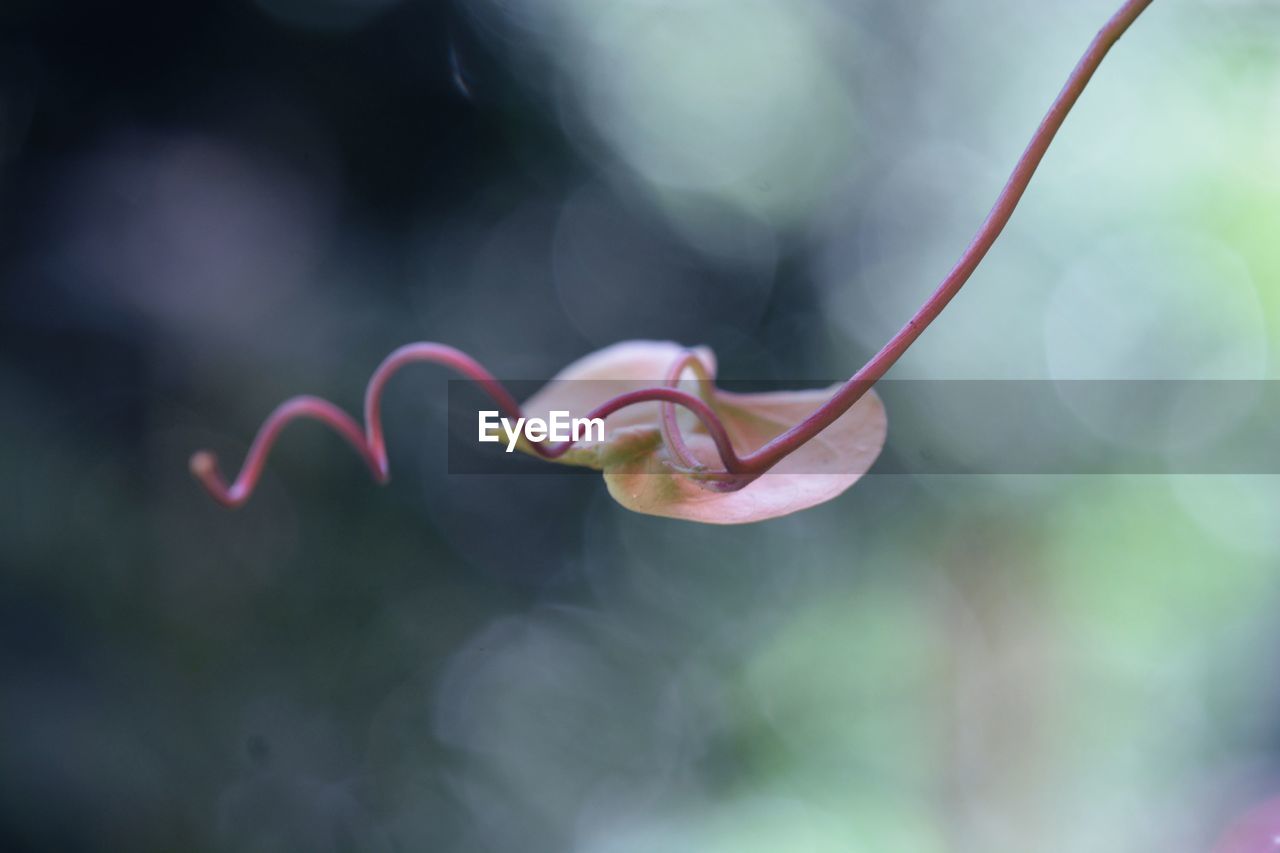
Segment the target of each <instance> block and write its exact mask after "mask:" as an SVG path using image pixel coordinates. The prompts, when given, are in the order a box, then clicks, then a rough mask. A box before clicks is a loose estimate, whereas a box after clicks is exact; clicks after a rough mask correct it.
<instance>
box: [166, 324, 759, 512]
mask: <svg viewBox="0 0 1280 853" xmlns="http://www.w3.org/2000/svg"><path fill="white" fill-rule="evenodd" d="M417 362H428V363H432V364H440V365H444V366H445V367H449V368H452V369H453V370H455V371H457V372H458V373H460V374H462V375H463V376H465V377H467V378H468V379H471V380H474V381H475V382H476V383H477V384H479V385H480V387H481V388H483V389H484V390H485V391H486V392H487V393H488V394H489V396H490V397H491V398H493V400H494V402H495V403H497V405H498V407H499V409H501V410H502V412H503V413H504V414H505V415H506V416H507V417H515V418H519V417H522V415H521V411H520V404H519V403H517V402H516V401H515V398H514V397H512V396H511V394H510V393H509V392H508V391H507V389H506V388H505V387H503V385H502V383H500V382H499V381H498V380H497V379H495V378H494V377H493V374H491V373H489V371H487V370H485V369H484V367H482V366H481V365H480V363H479V362H477V361H476V360H475V359H473V358H471V357H470V356H469V355H467V354H466V353H464V352H462V351H460V350H457V349H454V348H453V347H450V346H445V345H443V344H435V343H417V344H408V345H406V346H403V347H400V348H399V349H397V350H396V351H395V352H393V353H391V355H389V356H387V357H386V358H385V359H383V361H382V364H380V365H378V369H377V370H375V371H374V372H373V376H372V377H371V378H370V379H369V386H368V389H367V390H366V391H365V408H364V411H365V425H366V426H365V429H363V430H362V429H361V428H360V425H359V424H358V423H357V422H356V421H355V419H354V418H352V417H351V416H350V415H348V414H347V413H346V412H344V411H343V410H342V409H340V408H338V407H337V406H336V405H334V404H333V403H331V402H329V401H328V400H325V399H323V398H320V397H310V396H305V397H294V398H293V399H290V400H286V401H285V402H284V403H281V404H280V405H279V406H277V407H276V409H275V411H273V412H272V413H271V414H270V415H269V416H268V417H267V419H266V421H264V422H263V424H262V427H261V428H259V430H258V435H257V436H256V437H255V438H254V440H253V444H252V445H251V446H250V447H249V452H248V453H247V454H246V455H245V460H244V462H243V464H242V465H241V466H240V473H239V474H237V475H236V479H235V481H234V482H232V483H231V484H230V485H227V481H226V480H225V479H224V478H223V476H222V472H221V471H220V470H219V467H218V460H217V457H216V456H215V455H214V454H213V453H211V452H210V451H207V450H201V451H199V452H197V453H195V454H194V455H193V456H192V457H191V463H190V467H191V473H192V474H193V475H194V476H195V478H196V479H197V480H199V481H200V483H201V484H202V485H204V487H205V489H206V490H207V491H208V492H209V494H210V495H212V496H213V498H214V500H216V501H218V503H220V504H222V505H223V506H226V507H232V508H234V507H239V506H242V505H243V504H244V503H245V502H246V501H247V500H248V499H249V496H250V495H252V494H253V490H254V488H255V487H256V486H257V484H258V481H259V480H260V479H261V477H262V470H263V468H264V467H265V466H266V463H267V457H268V456H269V455H270V453H271V448H272V447H273V446H274V445H275V442H276V440H277V439H278V438H279V437H280V433H281V432H283V430H284V428H285V427H286V426H288V425H289V424H290V423H291V422H293V421H295V420H298V419H300V418H310V419H312V420H317V421H320V422H321V423H323V424H325V425H327V426H328V427H330V428H331V429H332V430H333V431H334V432H336V433H338V434H339V435H340V436H342V437H343V438H344V439H346V441H347V443H348V444H350V445H351V446H352V447H353V448H354V449H355V451H356V453H358V454H359V455H360V457H361V459H363V460H364V462H365V464H366V465H367V466H368V467H369V470H370V471H371V472H372V473H373V478H374V480H376V481H377V482H379V483H386V482H388V481H389V480H390V471H389V469H390V466H389V461H388V458H387V448H386V440H385V437H384V434H383V430H382V394H383V391H384V390H385V389H386V386H387V382H388V381H390V379H391V377H392V376H393V375H395V373H396V372H397V371H398V370H399V369H400V368H402V367H404V366H405V365H408V364H413V363H417ZM655 401H656V402H661V403H663V404H664V405H678V406H684V407H685V408H687V409H689V410H691V411H692V412H693V413H694V415H696V416H697V418H698V420H699V421H701V422H702V425H703V427H705V428H706V430H707V433H708V434H709V435H710V436H711V439H712V440H713V441H714V442H715V445H716V449H717V450H718V451H719V452H720V457H721V460H722V461H723V462H724V465H725V470H726V472H728V473H727V475H724V476H723V479H726V480H728V481H731V482H733V483H734V484H737V483H742V484H745V483H746V482H749V480H745V479H734V478H733V475H734V474H736V473H738V472H740V471H741V470H742V463H741V462H740V461H739V459H738V457H737V455H736V454H735V453H734V450H733V444H732V443H731V442H730V441H729V435H728V433H727V432H726V431H725V428H724V424H723V423H721V422H720V419H719V417H717V415H716V413H715V411H714V410H713V409H712V408H711V407H710V406H709V405H708V404H707V403H706V402H704V401H703V400H701V399H700V398H698V397H696V396H694V395H692V394H689V393H687V392H685V391H681V390H679V389H677V388H646V389H642V390H639V391H632V392H630V393H627V394H621V395H619V396H617V397H614V398H613V399H611V400H608V401H606V402H604V403H602V404H601V405H599V406H597V407H596V408H595V409H594V410H592V411H591V412H589V413H588V414H587V417H588V418H607V417H608V416H609V415H611V414H613V413H614V412H617V411H618V410H619V409H623V408H626V407H627V406H634V405H637V404H639V403H648V402H655ZM527 443H528V444H529V445H530V446H531V447H532V448H533V449H534V451H535V452H536V453H537V454H538V455H540V456H542V457H543V458H545V459H558V458H560V457H561V456H563V455H564V454H565V453H567V452H568V451H569V449H570V448H571V447H572V446H573V444H574V442H572V441H566V442H562V443H560V444H546V443H543V442H527ZM752 479H754V478H752Z"/></svg>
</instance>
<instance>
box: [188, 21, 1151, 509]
mask: <svg viewBox="0 0 1280 853" xmlns="http://www.w3.org/2000/svg"><path fill="white" fill-rule="evenodd" d="M1151 2H1152V0H1127V2H1125V3H1124V4H1123V5H1122V6H1121V7H1120V9H1119V10H1118V11H1117V12H1116V13H1115V14H1114V15H1112V16H1111V18H1110V19H1109V20H1108V21H1107V23H1106V24H1104V25H1103V27H1102V29H1100V30H1099V31H1098V34H1097V35H1096V36H1095V37H1094V39H1093V41H1092V42H1090V44H1089V47H1088V48H1087V49H1086V50H1085V52H1084V55H1083V56H1082V57H1081V58H1080V60H1079V62H1077V63H1076V66H1075V68H1074V69H1072V71H1071V74H1070V75H1069V76H1068V77H1067V81H1066V83H1065V84H1064V85H1063V87H1062V90H1061V91H1060V92H1059V93H1058V96H1057V97H1056V98H1054V101H1053V103H1052V104H1051V105H1050V107H1049V110H1048V112H1047V113H1046V114H1045V116H1044V118H1043V119H1042V120H1041V122H1040V125H1039V126H1038V127H1037V128H1036V130H1035V133H1033V134H1032V136H1031V141H1030V142H1029V143H1028V144H1027V147H1026V148H1025V149H1024V150H1023V152H1022V154H1021V156H1020V157H1019V158H1018V161H1017V163H1016V164H1015V165H1014V169H1013V173H1012V174H1011V175H1010V176H1009V179H1008V181H1007V182H1006V183H1005V185H1004V187H1003V189H1001V191H1000V194H999V195H998V196H997V197H996V201H995V204H994V205H993V206H992V208H991V211H990V212H989V213H988V214H987V217H986V219H984V220H983V222H982V225H981V226H980V227H979V228H978V232H977V234H976V235H974V238H973V240H972V241H971V242H970V243H969V245H968V246H967V247H966V248H965V250H964V252H963V253H962V254H961V256H960V259H959V260H958V261H957V262H956V264H955V266H954V267H952V269H951V271H950V272H949V273H947V275H946V277H945V278H943V280H942V282H941V283H940V284H939V285H938V287H937V289H936V290H934V292H933V293H932V294H931V295H930V296H929V298H928V299H927V300H926V301H925V303H924V305H922V306H921V307H920V309H919V310H918V311H916V313H915V314H914V315H913V316H912V317H911V319H910V320H908V321H907V323H906V325H905V326H903V327H902V328H901V329H900V330H899V331H898V332H897V333H896V334H895V335H894V336H893V338H892V339H890V341H889V342H888V343H887V344H885V346H884V347H883V348H882V349H881V350H880V351H879V352H877V353H876V354H875V355H874V356H872V358H871V360H870V361H868V362H867V363H866V364H865V365H864V366H863V367H862V369H861V370H859V371H858V372H857V373H855V374H854V375H853V376H852V377H851V378H850V379H849V380H848V381H847V382H846V383H845V384H844V385H842V386H841V387H840V389H839V390H838V391H836V393H835V394H833V395H832V397H831V398H830V399H829V400H827V401H826V402H825V403H823V404H822V405H821V406H819V407H818V408H817V409H816V410H814V412H813V413H812V414H811V415H809V416H808V417H807V418H805V419H804V420H803V421H801V422H800V423H798V424H796V425H795V426H794V427H792V428H791V429H789V430H787V431H785V432H783V433H781V434H780V435H778V436H777V437H775V438H773V439H772V440H770V441H768V442H766V443H765V444H764V445H763V446H761V447H758V448H756V449H755V450H753V451H752V452H750V453H748V454H746V455H745V456H741V457H740V456H738V454H737V453H736V451H735V450H734V448H733V444H732V442H731V441H730V440H729V436H728V433H727V431H726V430H725V427H724V424H723V423H722V422H721V420H720V418H719V417H718V416H717V415H716V413H715V410H714V408H712V405H711V403H710V401H711V400H713V399H714V396H713V395H712V394H711V377H710V375H709V372H708V371H707V370H706V367H705V365H703V364H702V362H701V361H699V360H698V358H697V357H696V356H695V355H693V354H692V353H686V354H685V355H684V356H683V357H682V358H680V359H679V360H678V361H677V362H676V363H675V364H674V365H673V366H672V367H671V369H670V371H669V373H668V375H667V377H666V380H665V383H664V385H663V386H662V387H654V388H646V389H641V390H638V391H631V392H628V393H626V394H621V395H619V396H617V397H614V398H613V399H611V400H608V401H606V402H605V403H602V404H601V405H600V406H598V407H596V409H594V410H593V411H591V412H589V413H588V414H587V417H589V418H605V417H608V416H609V415H611V414H613V413H614V412H617V411H619V410H620V409H624V408H626V407H628V406H633V405H636V404H638V403H648V402H654V401H657V402H659V403H661V404H662V406H661V411H660V414H661V417H660V421H659V425H660V430H661V433H662V438H663V441H664V442H665V444H666V446H667V448H668V449H669V451H670V453H671V455H672V457H673V459H674V460H675V461H676V463H677V464H678V465H680V466H682V467H683V468H685V469H687V472H688V473H689V474H690V475H691V476H694V477H696V478H697V479H698V480H699V481H701V482H704V483H705V484H706V485H708V486H709V487H710V488H713V489H717V490H721V491H732V490H735V489H740V488H743V487H744V486H746V485H747V484H749V483H750V482H751V481H753V480H754V479H756V478H757V477H759V476H760V475H761V474H763V473H764V472H766V471H768V470H769V469H770V468H772V467H773V466H775V465H777V464H778V463H779V462H781V461H782V460H783V459H784V458H786V457H787V456H788V455H790V454H791V453H793V452H795V451H796V450H797V449H799V448H800V447H802V446H803V445H804V444H805V443H807V442H808V441H810V440H811V439H812V438H813V437H814V436H816V435H817V434H818V433H820V432H822V431H823V430H824V429H826V428H827V427H829V426H830V425H831V424H832V423H834V422H835V421H836V420H837V419H838V418H839V417H840V416H841V415H843V414H844V413H845V412H847V411H848V410H849V409H850V408H851V407H852V406H853V405H854V404H855V403H857V402H858V400H860V399H861V398H862V397H863V395H865V394H866V393H867V391H869V390H870V389H871V387H872V386H873V385H874V384H875V383H876V382H877V381H879V380H880V379H881V378H882V377H883V376H884V374H885V373H886V372H887V371H888V370H889V368H891V367H892V366H893V365H894V364H895V363H896V362H897V361H898V359H899V358H901V357H902V354H903V353H905V352H906V351H907V349H908V348H909V347H910V346H911V345H912V344H913V343H914V342H915V341H916V339H917V338H919V337H920V335H921V334H922V333H923V332H924V330H925V329H927V328H928V327H929V324H930V323H932V322H933V321H934V320H935V319H937V317H938V315H939V314H941V313H942V310H943V309H944V308H946V306H947V304H948V303H949V302H950V301H951V300H952V299H953V298H954V297H955V295H956V294H957V293H959V292H960V288H961V287H963V286H964V284H965V282H967V281H968V280H969V278H970V277H971V276H972V275H973V272H974V270H976V269H977V268H978V265H979V264H980V263H981V262H982V259H983V258H984V257H986V255H987V252H988V251H989V250H990V249H991V246H992V245H993V244H994V243H995V241H996V239H997V238H998V237H999V236H1000V234H1001V232H1002V231H1003V230H1004V228H1005V226H1006V225H1007V224H1008V222H1009V219H1010V217H1012V216H1013V212H1014V210H1015V209H1016V208H1017V206H1018V203H1019V202H1020V201H1021V200H1022V196H1023V194H1024V193H1025V192H1026V189H1027V186H1028V185H1029V184H1030V182H1031V177H1032V175H1034V174H1035V171H1036V168H1037V167H1038V166H1039V165H1040V162H1041V160H1043V159H1044V155H1045V152H1046V151H1048V149H1049V145H1050V143H1052V142H1053V139H1054V137H1055V136H1056V135H1057V133H1058V130H1059V129H1060V128H1061V127H1062V123H1063V122H1064V121H1065V120H1066V117H1067V114H1068V113H1070V112H1071V108H1072V107H1073V106H1075V103H1076V101H1077V100H1079V98H1080V95H1081V93H1082V92H1083V91H1084V89H1085V86H1087V85H1088V83H1089V80H1090V79H1091V78H1092V77H1093V75H1094V72H1095V71H1097V70H1098V67H1099V66H1100V65H1101V64H1102V60H1103V58H1104V57H1105V56H1106V55H1107V52H1108V51H1110V50H1111V47H1112V46H1113V45H1114V44H1115V43H1116V42H1117V41H1118V40H1119V39H1120V37H1121V36H1122V35H1124V33H1125V31H1126V30H1128V29H1129V26H1130V25H1131V24H1132V23H1133V22H1134V21H1135V20H1137V18H1138V16H1139V15H1141V14H1142V12H1143V11H1144V10H1145V9H1146V8H1147V7H1148V6H1149V5H1151ZM415 362H429V363H433V364H440V365H444V366H446V367H449V368H452V369H453V370H455V371H456V372H458V373H460V374H462V375H463V376H465V377H467V378H468V379H471V380H473V381H474V382H476V383H477V384H479V385H480V387H481V388H482V389H484V391H485V392H486V393H487V394H488V395H489V396H490V397H491V398H492V399H493V400H494V402H496V403H497V405H498V407H499V409H500V410H501V411H502V413H503V414H504V415H505V416H507V417H520V416H521V412H520V405H519V403H517V402H516V401H515V399H514V398H513V397H512V396H511V394H510V393H508V391H507V390H506V388H504V387H503V386H502V384H501V383H500V382H498V380H497V379H495V378H494V377H493V375H492V374H490V373H489V372H488V371H487V370H485V369H484V368H483V367H482V366H480V364H479V363H478V362H476V361H475V360H474V359H473V358H471V357H470V356H468V355H466V354H465V353H463V352H461V351H459V350H456V349H454V348H453V347H449V346H445V345H443V344H435V343H419V344H409V345H407V346H403V347H401V348H400V349H398V350H396V351H395V352H393V353H392V354H391V355H389V356H387V358H386V359H385V360H384V361H383V362H382V364H381V365H379V367H378V369H377V370H376V371H374V374H373V377H372V378H371V379H370V380H369V386H368V389H367V391H366V393H365V407H364V419H365V427H364V428H363V429H362V428H361V426H360V425H359V424H358V423H357V422H356V421H355V420H354V419H353V418H352V417H351V416H350V415H348V414H347V413H346V412H344V411H343V410H342V409H340V408H339V407H337V406H336V405H334V404H333V403H330V402H329V401H327V400H324V399H321V398H319V397H295V398H293V399H291V400H288V401H286V402H284V403H282V404H281V405H280V406H279V407H277V408H276V410H275V411H274V412H272V413H271V415H270V416H268V418H267V420H266V421H265V422H264V423H263V425H262V427H261V429H259V431H258V435H257V437H256V438H255V439H254V441H253V445H252V446H251V447H250V448H249V453H248V455H247V456H246V457H245V461H244V464H243V465H242V466H241V469H240V473H239V474H238V475H237V476H236V479H235V481H234V482H233V483H231V484H230V485H227V483H226V480H224V479H223V477H222V474H221V473H220V471H219V469H218V462H217V459H216V457H215V456H214V455H213V454H212V453H210V452H209V451H200V452H198V453H196V454H195V455H194V456H192V457H191V471H192V473H193V474H194V475H195V477H196V478H197V479H198V480H199V481H200V482H201V483H202V484H204V486H205V488H206V489H208V491H209V493H210V494H211V495H213V497H214V499H215V500H217V501H218V502H219V503H222V504H223V505H225V506H228V507H237V506H240V505H241V504H243V503H244V502H245V501H246V500H248V498H249V495H250V494H252V492H253V489H254V486H256V485H257V482H258V480H259V478H260V477H261V476H262V468H263V466H264V465H265V464H266V460H267V456H268V454H269V453H270V451H271V447H272V445H273V444H274V443H275V441H276V439H277V438H278V437H279V435H280V433H281V431H282V430H283V429H284V428H285V427H286V426H287V425H288V424H289V423H291V422H292V421H294V420H297V419H299V418H311V419H313V420H318V421H320V422H321V423H324V424H327V425H328V426H329V427H330V428H331V429H333V430H334V431H335V432H337V433H338V434H339V435H341V436H342V437H343V438H344V439H346V441H347V443H348V444H350V445H351V446H352V447H353V448H354V449H355V451H356V453H358V454H359V455H360V457H361V458H362V459H363V460H364V462H365V464H366V465H367V466H368V467H369V469H370V471H372V473H373V477H374V479H375V480H377V481H378V482H379V483H386V482H387V481H388V479H390V473H389V469H388V461H387V450H386V442H385V439H384V436H383V431H382V414H381V402H382V392H383V390H384V389H385V388H386V385H387V382H388V381H389V380H390V379H391V377H392V376H393V375H394V374H395V373H396V372H397V371H398V370H399V369H400V368H401V367H404V366H405V365H407V364H411V363H415ZM687 370H692V371H693V372H694V374H695V376H696V377H697V380H698V383H699V390H700V391H701V392H702V394H703V397H705V398H706V399H705V400H704V399H703V397H700V396H695V395H693V394H689V393H687V392H685V391H681V390H680V389H679V388H678V387H676V386H677V385H678V384H679V382H680V379H681V377H682V376H683V375H684V373H685V372H686V371H687ZM676 406H683V407H684V408H686V409H688V410H689V411H691V412H693V414H694V415H695V416H697V418H698V420H699V421H700V422H701V424H702V426H703V428H704V429H706V431H707V434H708V435H709V436H710V437H711V439H712V441H713V442H714V443H715V446H716V450H717V451H718V453H719V455H720V462H721V464H722V466H723V469H724V470H722V471H707V470H705V466H703V465H701V464H700V463H699V462H698V461H697V459H695V458H694V456H693V454H692V452H691V451H690V450H689V447H688V445H687V444H686V443H685V441H684V438H683V436H682V435H681V434H680V426H679V424H678V422H677V420H676V412H675V407H676ZM529 444H530V446H531V447H532V449H533V451H534V452H535V453H537V454H538V455H539V456H541V457H543V458H544V459H557V458H559V457H561V456H563V455H564V454H565V453H567V452H568V451H569V449H570V448H571V447H572V446H573V442H572V441H567V442H563V443H560V444H549V443H546V442H529Z"/></svg>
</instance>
